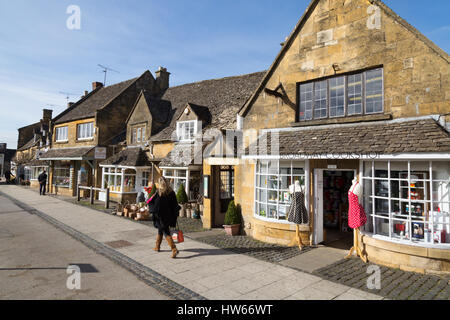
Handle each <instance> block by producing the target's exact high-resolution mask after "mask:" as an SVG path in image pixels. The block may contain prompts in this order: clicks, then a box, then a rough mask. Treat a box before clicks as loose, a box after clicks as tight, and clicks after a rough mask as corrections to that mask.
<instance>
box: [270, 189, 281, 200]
mask: <svg viewBox="0 0 450 320" xmlns="http://www.w3.org/2000/svg"><path fill="white" fill-rule="evenodd" d="M278 195H279V194H278V191H273V190H269V191H268V196H269V199H268V201H269V202H274V203H277V200H278Z"/></svg>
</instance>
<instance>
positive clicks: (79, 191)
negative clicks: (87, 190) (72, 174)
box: [77, 186, 81, 202]
mask: <svg viewBox="0 0 450 320" xmlns="http://www.w3.org/2000/svg"><path fill="white" fill-rule="evenodd" d="M80 199H81V190H80V186H78V187H77V201H78V202H80Z"/></svg>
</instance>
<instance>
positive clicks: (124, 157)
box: [101, 148, 151, 167]
mask: <svg viewBox="0 0 450 320" xmlns="http://www.w3.org/2000/svg"><path fill="white" fill-rule="evenodd" d="M101 165H114V166H125V167H149V166H151V161H150V159H149V158H148V157H147V154H146V153H145V152H144V151H143V150H142V149H141V148H126V149H124V150H122V151H120V152H119V153H117V154H115V155H113V156H112V157H109V158H108V159H106V160H105V161H103V162H102V163H101Z"/></svg>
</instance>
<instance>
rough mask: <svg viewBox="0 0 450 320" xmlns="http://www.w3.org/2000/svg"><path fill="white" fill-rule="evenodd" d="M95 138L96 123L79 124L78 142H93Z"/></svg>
mask: <svg viewBox="0 0 450 320" xmlns="http://www.w3.org/2000/svg"><path fill="white" fill-rule="evenodd" d="M93 138H94V122H86V123H79V124H78V125H77V140H78V141H83V140H92V139H93Z"/></svg>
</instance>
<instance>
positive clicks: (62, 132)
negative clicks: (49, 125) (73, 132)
mask: <svg viewBox="0 0 450 320" xmlns="http://www.w3.org/2000/svg"><path fill="white" fill-rule="evenodd" d="M68 132H69V127H67V126H65V127H58V128H56V129H55V141H67V140H68Z"/></svg>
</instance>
